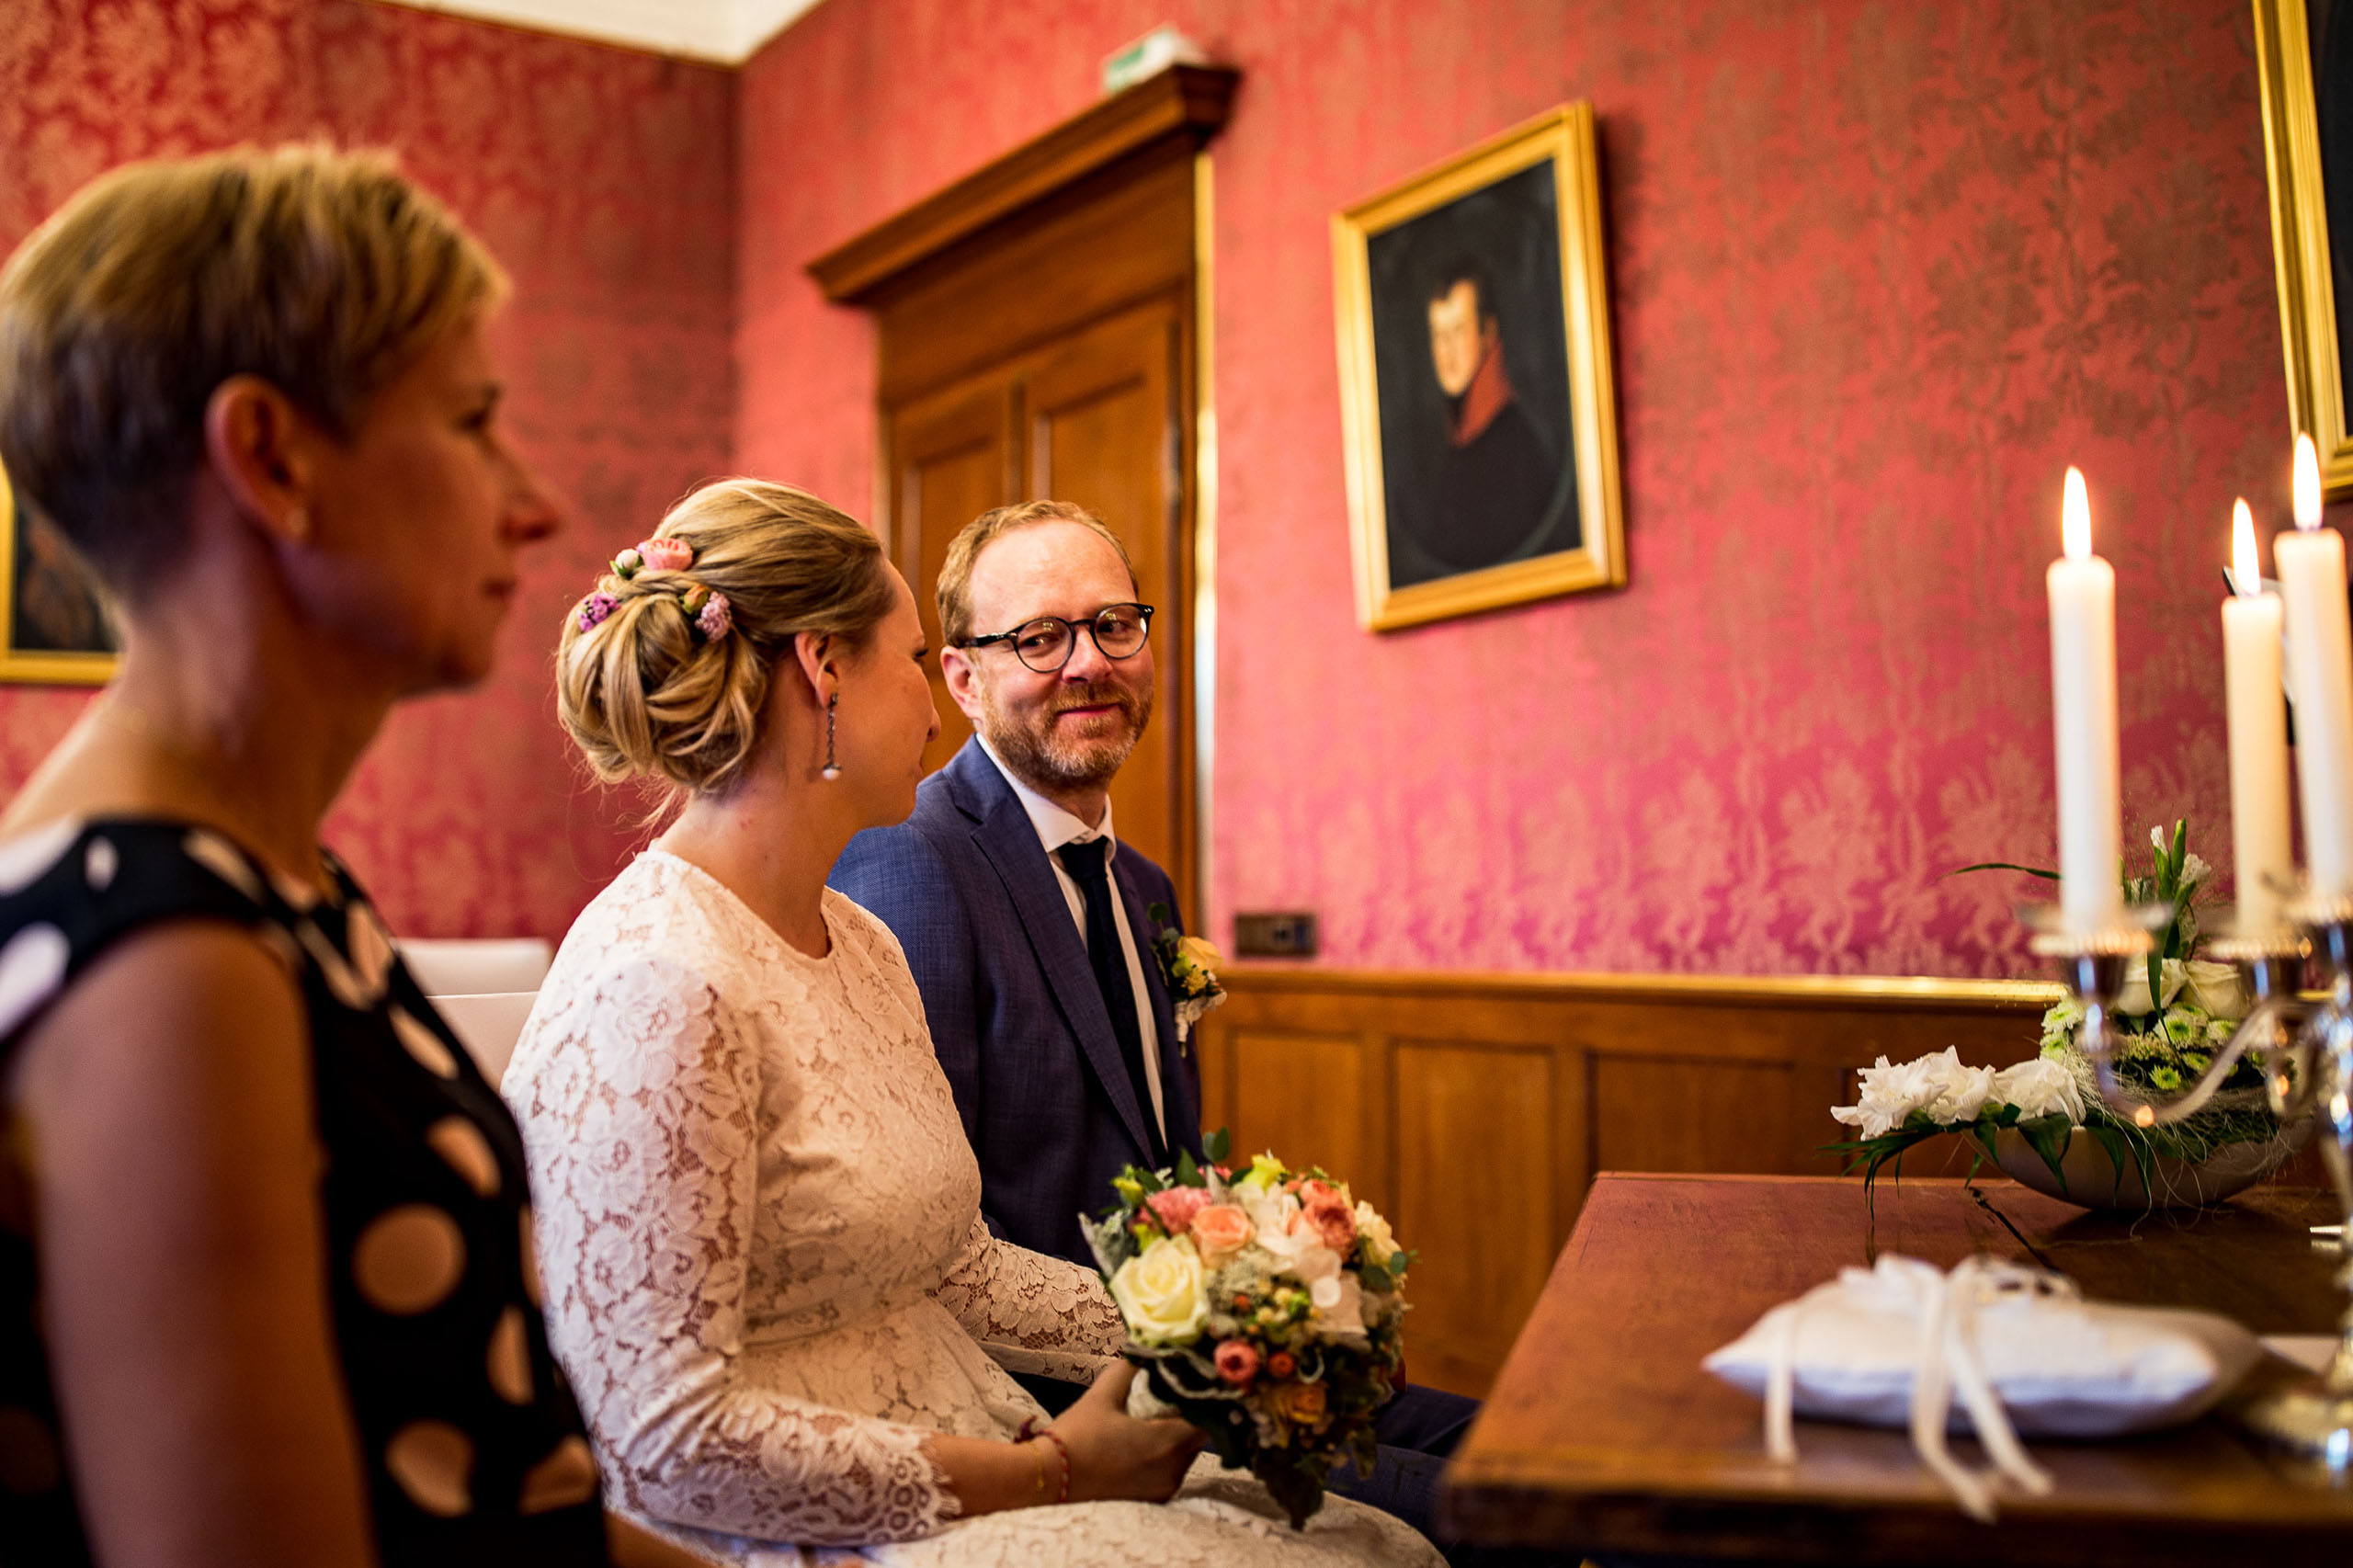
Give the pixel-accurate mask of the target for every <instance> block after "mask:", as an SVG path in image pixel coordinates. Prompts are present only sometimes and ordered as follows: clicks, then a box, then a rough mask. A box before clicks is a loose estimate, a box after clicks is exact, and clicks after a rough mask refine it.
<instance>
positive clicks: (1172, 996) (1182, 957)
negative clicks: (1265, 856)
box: [1144, 903, 1225, 1050]
mask: <svg viewBox="0 0 2353 1568" xmlns="http://www.w3.org/2000/svg"><path fill="white" fill-rule="evenodd" d="M1144 913H1145V914H1146V915H1150V916H1152V923H1153V925H1154V926H1155V927H1156V929H1155V930H1154V933H1153V937H1152V950H1153V953H1154V956H1155V957H1156V958H1158V959H1159V960H1160V978H1161V979H1162V980H1163V981H1165V983H1167V986H1168V1001H1169V1005H1170V1006H1171V1007H1172V1009H1173V1010H1174V1011H1175V1012H1176V1044H1177V1047H1178V1049H1180V1050H1181V1049H1182V1048H1183V1047H1184V1044H1185V1040H1186V1037H1187V1036H1188V1035H1190V1034H1191V1033H1192V1032H1193V1026H1194V1025H1195V1024H1197V1023H1199V1021H1200V1017H1201V1015H1202V1014H1204V1013H1206V1012H1208V1011H1209V1010H1210V1009H1211V1007H1214V1006H1217V1005H1218V1004H1219V1003H1221V1002H1222V1001H1224V1000H1225V987H1224V986H1222V985H1221V984H1219V983H1218V979H1217V971H1218V967H1219V966H1220V965H1222V964H1223V963H1224V962H1225V955H1224V954H1223V953H1221V952H1219V951H1218V950H1217V944H1215V943H1214V942H1210V941H1206V940H1204V939H1203V938H1201V937H1188V936H1186V935H1185V934H1184V933H1183V932H1181V931H1179V930H1177V929H1176V912H1175V911H1173V910H1171V909H1170V908H1169V907H1168V906H1167V905H1166V904H1165V903H1155V904H1154V905H1152V906H1151V907H1150V908H1148V909H1146V910H1145V911H1144Z"/></svg>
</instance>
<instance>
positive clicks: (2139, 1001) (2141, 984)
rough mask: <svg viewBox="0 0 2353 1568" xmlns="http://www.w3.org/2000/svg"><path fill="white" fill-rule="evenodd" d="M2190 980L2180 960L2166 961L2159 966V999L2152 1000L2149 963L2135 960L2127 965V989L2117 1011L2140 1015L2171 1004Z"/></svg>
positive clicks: (2127, 1014) (2119, 999) (2129, 1015)
mask: <svg viewBox="0 0 2353 1568" xmlns="http://www.w3.org/2000/svg"><path fill="white" fill-rule="evenodd" d="M2219 967H2227V966H2219ZM2188 980H2189V973H2188V971H2187V970H2185V969H2184V968H2183V967H2182V963H2181V960H2179V959H2167V960H2165V961H2164V962H2163V963H2161V964H2159V965H2158V966H2157V999H2156V1000H2155V1001H2154V1002H2152V1001H2150V1000H2149V966H2148V964H2147V963H2145V962H2143V961H2141V960H2135V961H2134V962H2132V963H2131V964H2130V965H2128V966H2126V969H2125V971H2124V990H2123V992H2122V993H2121V994H2119V995H2118V997H2117V998H2116V1010H2117V1011H2118V1012H2120V1013H2122V1014H2124V1015H2125V1016H2126V1017H2134V1018H2137V1017H2142V1016H2143V1015H2144V1014H2149V1013H2154V1012H2155V1011H2156V1010H2157V1009H2158V1008H2160V1007H2170V1006H2173V1002H2174V998H2175V997H2177V996H2178V995H2180V994H2181V988H2182V986H2183V985H2185V984H2187V983H2188Z"/></svg>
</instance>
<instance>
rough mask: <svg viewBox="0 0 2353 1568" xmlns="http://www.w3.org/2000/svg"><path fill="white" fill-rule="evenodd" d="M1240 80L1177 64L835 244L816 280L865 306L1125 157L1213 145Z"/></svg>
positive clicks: (842, 300) (816, 265) (1227, 70)
mask: <svg viewBox="0 0 2353 1568" xmlns="http://www.w3.org/2000/svg"><path fill="white" fill-rule="evenodd" d="M1241 79H1242V77H1241V73H1239V72H1237V71H1235V70H1234V69H1233V68H1232V67H1231V66H1225V65H1172V66H1170V67H1169V68H1168V69H1167V70H1165V71H1163V72H1161V73H1160V74H1158V75H1156V76H1153V77H1150V78H1148V79H1147V80H1145V81H1142V82H1139V83H1137V84H1136V85H1134V86H1132V87H1129V88H1127V89H1125V90H1124V91H1121V92H1118V93H1114V94H1113V95H1112V96H1111V97H1108V98H1103V99H1101V100H1099V101H1097V103H1096V104H1095V105H1094V106H1093V107H1091V108H1086V109H1084V110H1082V111H1080V112H1079V113H1078V114H1076V115H1074V116H1073V117H1072V118H1071V119H1066V120H1064V121H1063V122H1062V123H1061V124H1060V125H1057V126H1055V127H1053V128H1052V129H1051V130H1050V131H1045V132H1043V133H1042V134H1040V135H1039V136H1037V137H1035V138H1033V139H1032V140H1030V141H1029V142H1024V143H1022V144H1021V145H1020V146H1018V147H1017V148H1015V149H1014V150H1013V151H1012V152H1010V153H1006V154H1005V155H1004V156H1003V157H1000V158H998V159H997V160H996V161H995V162H994V163H991V164H988V165H984V166H983V167H981V168H978V169H975V170H973V171H972V173H971V174H969V175H966V176H964V177H963V178H962V179H960V180H958V181H957V182H956V183H955V184H953V185H951V186H949V187H947V188H946V189H945V190H941V191H938V192H936V193H934V194H933V195H931V196H928V197H926V198H925V199H923V200H921V201H918V202H916V203H915V205H914V206H912V207H909V208H907V209H905V210H903V211H900V212H896V213H893V214H892V216H890V217H888V218H885V219H884V220H883V221H882V222H880V223H877V224H876V225H874V227H872V228H870V229H869V230H867V231H866V232H865V233H861V234H858V235H855V236H853V237H852V238H850V239H848V240H846V241H844V242H843V243H842V244H838V245H835V247H834V248H833V249H832V250H829V251H827V252H826V253H825V254H824V255H823V256H819V257H817V259H816V260H814V261H813V262H811V263H809V275H810V276H811V277H812V278H815V279H816V280H817V286H818V288H820V289H821V290H824V295H825V298H826V299H828V300H831V301H834V302H835V304H863V303H866V302H868V299H869V296H870V295H871V294H873V292H874V291H875V290H878V289H880V288H881V287H882V286H883V285H884V284H886V283H888V282H890V281H891V280H892V279H893V278H899V277H901V276H903V275H904V274H905V273H906V272H908V271H909V270H910V269H911V268H913V267H915V266H916V265H917V264H918V263H920V262H923V261H926V260H928V259H929V258H931V257H932V256H938V254H940V253H941V252H942V251H944V250H946V249H948V248H949V246H950V245H953V244H956V243H957V242H959V241H961V240H963V239H966V238H968V237H969V236H971V235H972V234H976V233H980V231H981V230H983V229H984V228H986V227H988V226H989V225H990V224H992V223H994V222H997V221H998V220H1000V219H1003V218H1006V217H1010V216H1011V215H1012V214H1014V213H1016V212H1018V211H1020V210H1022V209H1023V208H1025V207H1029V206H1030V205H1032V204H1033V203H1036V202H1039V201H1042V200H1044V199H1046V198H1047V197H1049V196H1051V195H1053V194H1055V193H1056V192H1058V191H1061V190H1063V189H1065V188H1067V187H1070V186H1072V185H1074V184H1075V183H1076V182H1077V181H1079V180H1081V179H1084V178H1085V177H1086V176H1088V175H1091V174H1094V173H1095V172H1097V170H1099V169H1106V168H1108V167H1110V166H1111V165H1113V164H1115V163H1118V162H1119V161H1120V159H1122V158H1125V157H1128V156H1130V155H1131V154H1133V153H1139V152H1142V150H1144V149H1145V148H1147V147H1153V146H1155V145H1158V144H1160V143H1162V142H1165V141H1168V140H1170V139H1174V138H1183V139H1185V140H1186V141H1188V142H1190V143H1191V144H1192V145H1194V146H1196V147H1199V146H1200V145H1201V144H1203V143H1205V142H1208V141H1209V139H1210V138H1211V137H1212V136H1214V135H1216V134H1217V133H1218V131H1219V130H1220V129H1221V128H1222V127H1223V126H1224V124H1225V120H1226V116H1227V115H1228V114H1229V113H1231V112H1232V109H1233V92H1234V87H1235V85H1236V84H1238V83H1239V82H1240V81H1241Z"/></svg>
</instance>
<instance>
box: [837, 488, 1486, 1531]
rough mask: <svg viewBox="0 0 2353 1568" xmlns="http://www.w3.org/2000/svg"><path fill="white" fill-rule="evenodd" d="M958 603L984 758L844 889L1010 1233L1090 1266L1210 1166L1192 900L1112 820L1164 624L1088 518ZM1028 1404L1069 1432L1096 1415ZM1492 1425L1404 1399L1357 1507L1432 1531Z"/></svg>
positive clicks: (998, 1226) (1011, 522)
mask: <svg viewBox="0 0 2353 1568" xmlns="http://www.w3.org/2000/svg"><path fill="white" fill-rule="evenodd" d="M938 593H939V626H940V632H941V641H942V642H943V644H944V645H943V646H942V648H941V649H940V654H939V662H940V668H941V670H942V672H943V673H944V674H945V675H946V676H947V677H948V691H949V696H951V697H952V698H954V699H955V700H956V706H957V707H959V708H961V709H962V710H964V716H965V717H966V718H968V719H970V720H971V721H972V729H973V737H972V740H970V741H968V742H966V743H965V744H964V746H963V748H962V749H961V751H959V752H958V753H957V754H956V756H955V757H954V758H953V759H952V760H950V761H949V764H948V766H947V767H944V768H941V769H940V770H939V771H938V773H936V774H934V775H933V776H932V777H931V778H926V779H925V780H924V781H923V785H922V787H921V788H920V789H918V790H916V792H915V814H914V815H913V816H910V817H909V818H908V819H907V820H906V821H905V822H904V823H903V824H900V825H899V826H897V827H886V828H876V829H873V830H871V831H869V832H866V833H862V834H860V835H858V837H856V838H855V839H852V840H851V841H850V846H849V848H848V849H847V851H846V852H845V853H844V854H843V856H842V858H841V860H840V861H839V863H838V864H836V865H835V868H834V874H833V878H832V881H833V885H834V886H835V888H837V889H839V890H840V891H841V892H844V893H847V895H848V896H849V897H851V898H853V899H855V900H857V901H858V903H861V904H863V905H865V906H866V907H867V908H868V909H870V910H871V911H872V912H873V913H874V914H875V915H879V916H880V917H881V919H882V920H883V921H884V922H885V923H886V924H887V925H889V926H890V927H891V929H892V931H893V932H895V933H896V934H897V935H898V938H899V942H900V945H901V946H902V947H903V948H904V949H906V955H907V962H908V965H909V966H910V967H911V968H912V969H913V970H914V971H915V984H916V986H917V988H918V989H920V990H921V991H922V993H923V1005H924V1012H925V1015H926V1017H927V1019H928V1020H929V1023H930V1025H931V1037H932V1045H933V1048H934V1049H935V1050H937V1051H938V1053H939V1062H940V1065H941V1066H942V1067H943V1068H945V1069H946V1070H947V1074H948V1082H949V1085H950V1086H951V1087H952V1088H953V1089H954V1090H955V1094H956V1108H957V1109H958V1111H959V1112H960V1113H961V1115H962V1117H963V1120H964V1133H965V1136H966V1137H967V1138H968V1139H970V1140H971V1142H972V1152H973V1153H974V1154H975V1155H976V1156H977V1157H978V1158H979V1161H980V1166H981V1212H982V1214H983V1216H984V1217H985V1218H986V1219H987V1221H988V1222H989V1226H990V1228H991V1229H992V1230H994V1231H995V1232H996V1233H998V1234H999V1235H1001V1236H1004V1237H1005V1238H1006V1240H1008V1241H1011V1242H1013V1243H1015V1244H1018V1245H1021V1246H1025V1247H1029V1248H1030V1249H1032V1250H1033V1251H1037V1252H1044V1253H1052V1254H1056V1255H1058V1256H1063V1257H1067V1258H1069V1259H1071V1260H1072V1261H1074V1262H1076V1263H1080V1264H1086V1265H1089V1266H1091V1265H1092V1263H1093V1259H1092V1257H1091V1256H1090V1255H1089V1254H1088V1252H1087V1249H1086V1241H1085V1239H1084V1236H1083V1234H1082V1233H1081V1232H1080V1230H1079V1222H1078V1215H1079V1212H1080V1210H1086V1211H1088V1212H1090V1213H1091V1212H1094V1211H1096V1210H1100V1209H1102V1208H1104V1207H1106V1206H1108V1204H1109V1202H1110V1201H1111V1178H1112V1177H1113V1176H1117V1175H1118V1174H1119V1173H1120V1170H1121V1168H1122V1167H1124V1166H1126V1165H1131V1164H1134V1165H1154V1166H1165V1165H1168V1164H1169V1163H1170V1162H1172V1161H1173V1160H1174V1159H1175V1158H1176V1151H1177V1150H1180V1149H1182V1150H1186V1151H1188V1152H1190V1153H1191V1154H1192V1155H1193V1157H1194V1158H1195V1159H1196V1160H1199V1158H1200V1157H1201V1140H1200V1083H1199V1068H1198V1066H1197V1064H1196V1062H1195V1061H1194V1059H1193V1057H1192V1054H1191V1053H1190V1052H1189V1051H1187V1050H1186V1049H1185V1048H1184V1047H1183V1045H1182V1044H1181V1043H1180V1042H1179V1041H1178V1040H1177V1039H1176V1021H1175V1018H1174V1017H1173V1016H1172V1014H1171V1010H1170V1006H1169V999H1168V988H1167V984H1166V982H1165V979H1164V978H1163V976H1162V974H1161V971H1160V965H1159V963H1158V961H1157V958H1156V955H1155V954H1154V949H1153V946H1152V938H1153V936H1154V921H1153V918H1152V915H1151V914H1150V913H1149V912H1150V910H1151V909H1152V906H1153V905H1154V904H1165V905H1166V906H1167V907H1168V908H1169V909H1170V910H1171V911H1173V910H1174V909H1175V908H1176V890H1175V888H1174V887H1172V886H1171V885H1170V883H1169V881H1168V877H1167V875H1166V873H1165V872H1164V871H1162V870H1161V869H1160V868H1159V867H1157V866H1155V865H1154V864H1153V863H1152V862H1151V861H1150V860H1148V859H1146V858H1144V857H1143V856H1142V855H1140V854H1138V853H1137V852H1136V851H1135V850H1134V849H1132V848H1130V847H1129V846H1126V845H1122V844H1120V843H1119V841H1118V836H1117V834H1116V832H1115V831H1114V824H1113V823H1112V820H1111V799H1110V787H1111V780H1112V779H1113V778H1115V777H1116V776H1117V775H1118V773H1119V771H1120V766H1121V765H1122V764H1123V763H1125V762H1126V761H1127V759H1128V755H1129V754H1130V753H1131V752H1132V751H1133V750H1134V749H1135V744H1136V742H1137V740H1138V739H1139V738H1140V737H1141V736H1142V733H1143V730H1144V725H1145V724H1146V723H1148V722H1150V721H1151V718H1152V699H1153V686H1154V665H1153V650H1152V645H1151V640H1150V638H1149V636H1148V635H1147V632H1148V629H1149V626H1150V622H1151V607H1149V606H1145V605H1142V604H1139V603H1137V602H1136V600H1137V590H1136V581H1135V572H1134V569H1133V567H1132V566H1131V564H1130V563H1129V561H1128V555H1127V551H1126V549H1125V547H1123V546H1122V545H1121V544H1120V540H1119V539H1118V537H1117V536H1116V535H1114V534H1113V533H1112V532H1111V531H1110V529H1108V528H1105V527H1104V526H1103V524H1102V523H1101V522H1100V521H1099V520H1097V518H1096V517H1094V515H1093V514H1091V513H1089V512H1087V511H1086V509H1084V508H1083V507H1080V506H1074V505H1072V504H1071V503H1069V502H1066V501H1032V502H1029V503H1028V504H1027V505H1024V506H1005V507H999V508H998V509H997V510H995V511H994V512H989V513H986V514H984V515H983V516H982V517H979V518H977V519H975V520H974V521H973V522H972V523H971V524H969V525H967V526H966V528H964V531H963V532H961V533H960V534H958V535H957V536H956V538H955V540H953V541H952V542H951V543H950V544H949V547H948V555H947V559H946V560H945V561H944V562H942V563H941V566H940V569H939V590H938ZM1022 1381H1023V1382H1024V1383H1026V1384H1028V1385H1029V1388H1030V1392H1032V1393H1034V1394H1037V1395H1038V1396H1039V1397H1040V1400H1041V1401H1042V1402H1043V1403H1046V1404H1047V1406H1048V1407H1049V1408H1050V1409H1058V1408H1060V1404H1061V1403H1067V1401H1068V1400H1069V1399H1070V1398H1073V1397H1074V1396H1075V1395H1076V1393H1077V1392H1078V1391H1077V1390H1075V1389H1066V1390H1056V1389H1053V1388H1050V1387H1040V1386H1039V1382H1038V1381H1037V1380H1032V1379H1028V1378H1025V1379H1023V1380H1022ZM1058 1401H1059V1402H1060V1403H1058ZM1477 1410H1478V1406H1477V1405H1476V1404H1475V1403H1473V1402H1472V1401H1470V1400H1467V1399H1463V1398H1461V1397H1459V1396H1457V1395H1454V1394H1448V1393H1440V1392H1437V1391H1435V1390H1430V1389H1422V1388H1410V1387H1409V1388H1407V1389H1405V1390H1404V1392H1402V1393H1401V1394H1400V1395H1399V1397H1397V1398H1395V1399H1393V1400H1392V1401H1390V1403H1389V1404H1388V1405H1387V1406H1386V1407H1384V1408H1383V1410H1382V1412H1381V1421H1380V1437H1381V1443H1382V1445H1383V1460H1382V1463H1381V1466H1380V1467H1379V1469H1378V1471H1377V1472H1376V1474H1375V1475H1374V1476H1373V1477H1372V1478H1371V1480H1370V1482H1369V1483H1356V1484H1352V1485H1350V1486H1348V1487H1347V1488H1346V1489H1347V1491H1348V1492H1349V1493H1350V1494H1352V1495H1355V1496H1357V1497H1358V1498H1359V1499H1360V1500H1362V1501H1364V1502H1367V1503H1370V1504H1373V1505H1374V1506H1379V1507H1381V1508H1385V1509H1387V1510H1388V1511H1389V1512H1391V1513H1393V1514H1397V1515H1399V1516H1400V1517H1404V1519H1406V1520H1407V1521H1408V1522H1409V1523H1412V1524H1415V1525H1416V1526H1417V1527H1419V1528H1422V1529H1424V1530H1425V1531H1427V1530H1428V1529H1429V1528H1430V1526H1431V1519H1430V1517H1429V1514H1430V1509H1431V1504H1432V1501H1433V1499H1434V1494H1435V1483H1436V1471H1437V1470H1438V1465H1437V1464H1436V1463H1435V1462H1434V1459H1433V1458H1426V1457H1425V1456H1434V1457H1435V1458H1443V1457H1444V1456H1445V1455H1447V1454H1449V1453H1450V1452H1452V1451H1453V1449H1454V1445H1455V1443H1456V1442H1457V1441H1458V1440H1459V1439H1460V1438H1461V1435H1462V1433H1463V1431H1464V1430H1465V1429H1466V1428H1467V1427H1468V1426H1469V1425H1470V1422H1471V1418H1472V1415H1474V1414H1476V1412H1477ZM1398 1450H1404V1451H1403V1452H1399V1451H1398Z"/></svg>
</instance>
